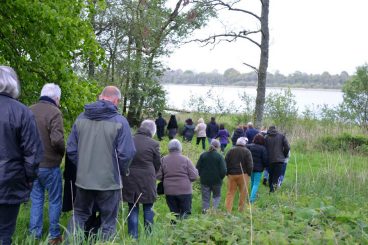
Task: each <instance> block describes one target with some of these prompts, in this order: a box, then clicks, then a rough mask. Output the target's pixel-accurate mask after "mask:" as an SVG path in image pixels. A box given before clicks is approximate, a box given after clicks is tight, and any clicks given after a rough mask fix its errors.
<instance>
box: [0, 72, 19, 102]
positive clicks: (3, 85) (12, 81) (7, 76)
mask: <svg viewBox="0 0 368 245" xmlns="http://www.w3.org/2000/svg"><path fill="white" fill-rule="evenodd" d="M0 92H4V93H7V94H9V95H10V96H11V97H13V98H14V99H15V98H18V96H19V93H20V86H19V80H18V77H17V74H16V73H15V71H14V70H13V68H11V67H9V66H0Z"/></svg>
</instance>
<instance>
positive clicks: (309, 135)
mask: <svg viewBox="0 0 368 245" xmlns="http://www.w3.org/2000/svg"><path fill="white" fill-rule="evenodd" d="M219 121H221V117H220V118H219ZM234 124H235V123H234ZM342 131H343V132H349V131H350V133H353V132H355V131H356V129H355V128H354V129H352V128H350V129H349V128H347V129H342V128H340V129H337V128H332V127H322V126H318V125H317V126H313V127H312V130H311V128H308V127H306V126H303V125H301V126H300V127H299V128H298V127H294V128H293V129H291V130H289V131H288V136H289V138H290V141H291V142H292V156H291V159H290V161H289V164H288V168H287V173H286V178H285V182H284V183H283V186H282V188H281V189H280V190H278V191H277V192H276V193H274V194H272V195H269V193H268V188H266V187H265V186H261V187H260V190H259V198H258V200H257V201H256V203H255V205H252V206H248V208H247V209H246V210H245V211H244V212H242V213H239V212H237V211H234V212H233V213H232V214H228V213H226V212H225V208H224V201H225V193H226V183H227V182H226V179H225V180H224V185H223V189H222V200H221V205H220V210H219V211H217V212H209V213H208V214H206V215H202V214H201V196H200V190H199V182H198V181H197V182H195V183H194V185H193V188H194V192H193V209H192V215H191V216H190V218H189V219H187V220H183V221H180V222H178V223H177V224H176V225H175V226H174V225H170V219H171V218H172V217H173V216H172V215H171V214H170V213H169V209H168V208H167V205H166V203H165V199H164V197H163V196H160V197H159V198H158V200H157V202H156V203H155V205H154V210H155V213H156V216H155V225H154V228H153V233H152V235H150V236H146V235H145V234H144V232H143V227H142V226H140V227H139V229H140V232H141V234H140V239H139V241H134V240H132V239H131V238H129V237H128V235H127V224H126V222H125V219H126V216H127V214H128V209H127V205H126V204H123V208H122V211H121V213H120V214H119V227H118V234H117V236H116V239H115V241H114V242H115V243H116V244H250V243H254V244H368V191H367V187H366V186H367V184H368V180H367V178H368V177H367V176H368V170H367V165H368V160H367V157H366V156H365V155H362V154H355V153H352V152H349V151H347V150H333V151H327V150H325V149H323V148H320V147H319V146H318V143H319V142H320V138H321V137H322V136H323V135H335V134H337V133H340V132H342ZM167 143H168V140H167V139H166V140H165V141H162V142H161V152H162V153H163V154H166V153H167ZM228 147H229V146H228ZM200 153H201V147H200V146H196V145H195V144H194V140H193V142H192V144H189V143H185V144H183V154H184V155H186V156H188V157H189V158H190V159H192V161H193V163H194V164H195V163H196V161H197V159H198V157H199V155H200ZM236 204H237V201H235V202H234V207H235V205H236ZM29 207H30V204H25V205H23V206H22V209H21V211H20V214H19V217H18V223H17V230H16V234H15V237H14V239H15V240H14V241H15V242H16V243H17V244H39V242H38V241H37V242H35V241H34V240H32V238H30V237H29V236H28V234H27V228H28V224H29ZM235 209H236V208H235ZM69 217H70V214H63V216H62V219H61V225H62V226H64V227H66V224H67V220H68V219H69ZM44 219H45V227H44V237H43V239H44V244H47V226H48V221H47V217H44ZM141 224H143V222H141ZM88 243H89V242H86V243H85V244H88Z"/></svg>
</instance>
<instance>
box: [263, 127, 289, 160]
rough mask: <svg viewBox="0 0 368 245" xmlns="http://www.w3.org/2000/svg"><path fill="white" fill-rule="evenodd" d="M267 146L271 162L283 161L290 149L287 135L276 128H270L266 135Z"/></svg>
mask: <svg viewBox="0 0 368 245" xmlns="http://www.w3.org/2000/svg"><path fill="white" fill-rule="evenodd" d="M265 147H266V149H267V153H268V158H269V162H270V163H283V162H285V159H286V157H287V156H288V154H289V151H290V145H289V142H288V140H287V139H286V137H285V135H283V134H281V133H279V132H278V131H277V130H276V129H272V130H269V131H268V132H267V135H266V137H265Z"/></svg>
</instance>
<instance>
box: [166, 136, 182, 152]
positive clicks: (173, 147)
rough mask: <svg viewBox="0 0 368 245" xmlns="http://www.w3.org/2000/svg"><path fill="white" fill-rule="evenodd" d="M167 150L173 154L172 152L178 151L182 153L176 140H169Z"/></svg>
mask: <svg viewBox="0 0 368 245" xmlns="http://www.w3.org/2000/svg"><path fill="white" fill-rule="evenodd" d="M167 148H169V152H174V151H179V152H181V151H182V149H183V148H182V147H181V143H180V141H179V140H177V139H173V140H170V142H169V145H168V147H167Z"/></svg>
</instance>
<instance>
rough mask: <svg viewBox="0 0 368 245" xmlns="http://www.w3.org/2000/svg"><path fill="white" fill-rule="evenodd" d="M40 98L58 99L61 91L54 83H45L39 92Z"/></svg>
mask: <svg viewBox="0 0 368 245" xmlns="http://www.w3.org/2000/svg"><path fill="white" fill-rule="evenodd" d="M41 96H47V97H50V98H51V99H59V100H60V98H61V89H60V87H59V85H57V84H54V83H46V84H45V85H43V88H42V90H41Z"/></svg>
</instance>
